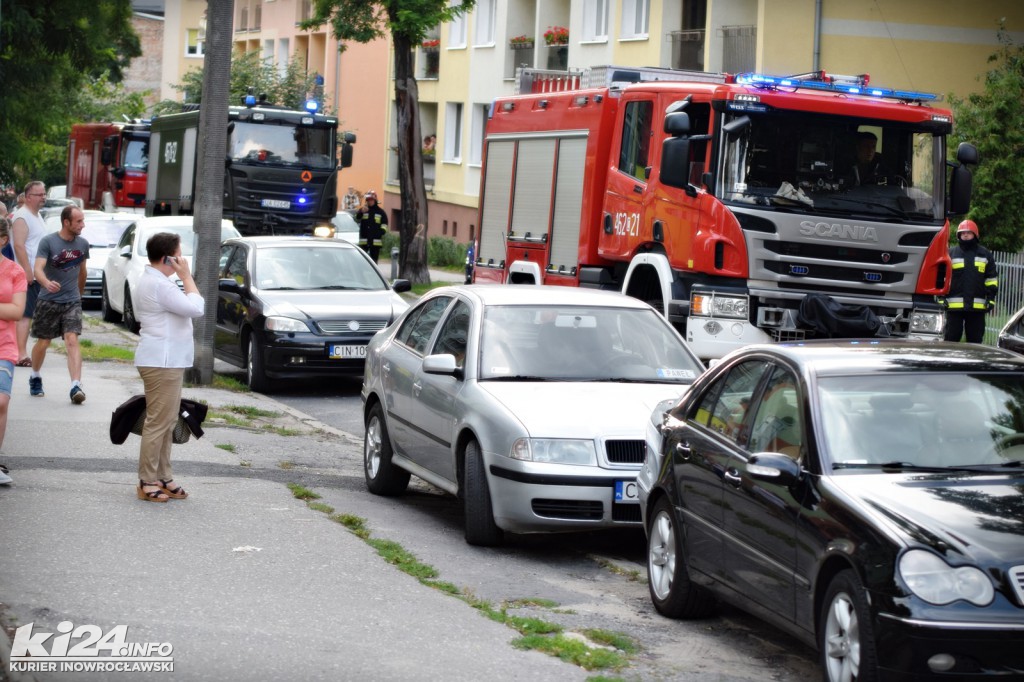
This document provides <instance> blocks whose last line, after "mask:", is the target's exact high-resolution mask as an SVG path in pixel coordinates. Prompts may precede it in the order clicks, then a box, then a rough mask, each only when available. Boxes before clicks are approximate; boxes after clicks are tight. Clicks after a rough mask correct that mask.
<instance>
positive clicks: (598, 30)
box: [583, 0, 608, 40]
mask: <svg viewBox="0 0 1024 682" xmlns="http://www.w3.org/2000/svg"><path fill="white" fill-rule="evenodd" d="M607 38H608V0H583V40H605V39H607Z"/></svg>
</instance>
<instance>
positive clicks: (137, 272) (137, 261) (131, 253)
mask: <svg viewBox="0 0 1024 682" xmlns="http://www.w3.org/2000/svg"><path fill="white" fill-rule="evenodd" d="M192 221H193V218H192V216H190V215H175V216H153V217H148V218H139V219H138V220H137V222H135V223H134V224H132V225H131V226H130V227H129V228H128V229H127V230H125V231H124V234H123V235H121V239H120V241H119V242H118V243H117V247H116V248H115V249H113V250H112V251H111V252H110V255H109V256H107V262H106V265H104V266H103V285H102V290H103V293H102V301H101V303H100V307H101V309H102V311H103V319H104V320H105V321H107V322H117V321H118V320H120V319H122V318H123V319H124V326H125V327H127V328H128V330H129V331H132V332H135V333H136V334H137V333H138V332H139V321H138V320H137V319H136V317H135V309H134V308H133V307H132V291H133V290H134V288H135V285H136V284H138V282H139V278H141V277H142V273H143V271H144V270H145V269H146V265H148V264H149V258H148V257H147V256H146V242H147V241H148V240H149V238H150V237H152V236H153V235H154V234H156V233H158V232H176V233H178V234H180V235H181V255H182V256H183V257H184V258H185V260H187V261H188V262H189V265H191V264H192V254H193V252H194V251H195V245H196V239H197V235H196V234H195V232H194V231H193V228H192ZM239 236H241V235H240V234H239V233H238V230H236V229H235V226H234V225H233V224H232V223H231V221H230V220H222V221H221V230H220V239H221V241H222V242H223V241H224V240H226V239H231V238H232V237H239ZM175 281H176V282H177V283H178V286H181V281H180V280H178V279H177V277H175Z"/></svg>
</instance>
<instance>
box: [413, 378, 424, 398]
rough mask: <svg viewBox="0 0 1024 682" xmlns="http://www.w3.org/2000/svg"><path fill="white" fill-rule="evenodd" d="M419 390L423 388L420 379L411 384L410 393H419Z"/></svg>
mask: <svg viewBox="0 0 1024 682" xmlns="http://www.w3.org/2000/svg"><path fill="white" fill-rule="evenodd" d="M421 390H423V382H422V381H417V382H416V383H415V384H413V385H412V393H413V395H419V394H420V391H421Z"/></svg>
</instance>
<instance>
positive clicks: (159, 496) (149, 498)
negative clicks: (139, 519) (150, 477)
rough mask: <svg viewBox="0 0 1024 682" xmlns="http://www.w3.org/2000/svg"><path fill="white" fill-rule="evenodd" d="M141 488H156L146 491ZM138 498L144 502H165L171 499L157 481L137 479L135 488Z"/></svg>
mask: <svg viewBox="0 0 1024 682" xmlns="http://www.w3.org/2000/svg"><path fill="white" fill-rule="evenodd" d="M143 488H156V490H153V491H151V492H148V493H147V492H146V491H145V490H143ZM136 490H137V492H138V495H139V499H140V500H145V501H146V502H166V501H167V500H169V499H171V498H170V497H168V496H167V495H166V494H165V493H164V489H163V488H161V487H160V484H159V483H146V482H145V481H143V480H141V479H140V480H139V487H138V488H137V489H136Z"/></svg>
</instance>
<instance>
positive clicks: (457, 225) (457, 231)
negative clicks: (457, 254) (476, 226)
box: [452, 220, 459, 239]
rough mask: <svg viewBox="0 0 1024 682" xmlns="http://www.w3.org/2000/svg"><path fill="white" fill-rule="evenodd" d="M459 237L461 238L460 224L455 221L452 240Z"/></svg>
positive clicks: (453, 222)
mask: <svg viewBox="0 0 1024 682" xmlns="http://www.w3.org/2000/svg"><path fill="white" fill-rule="evenodd" d="M458 236H459V224H458V223H457V222H455V221H454V220H453V221H452V239H455V238H456V237H458Z"/></svg>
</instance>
